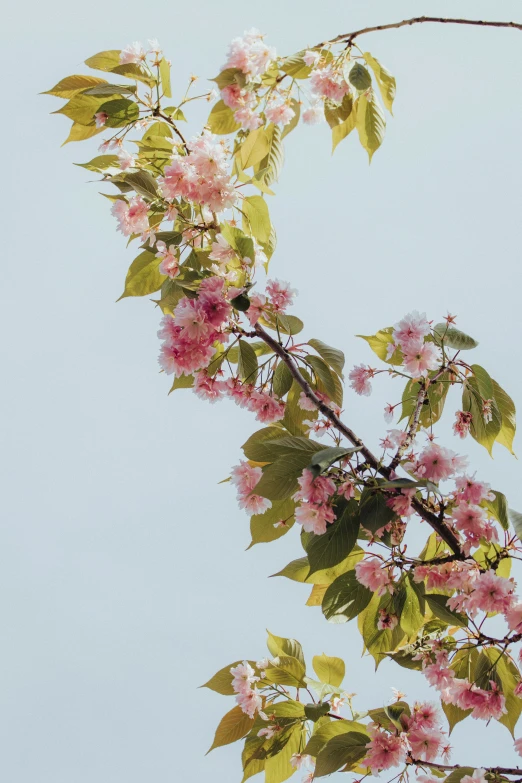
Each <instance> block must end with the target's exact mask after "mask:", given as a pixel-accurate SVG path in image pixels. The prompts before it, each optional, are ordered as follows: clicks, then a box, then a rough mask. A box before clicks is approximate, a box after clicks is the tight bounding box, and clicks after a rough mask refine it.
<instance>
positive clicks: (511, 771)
mask: <svg viewBox="0 0 522 783" xmlns="http://www.w3.org/2000/svg"><path fill="white" fill-rule="evenodd" d="M407 763H408V764H413V765H415V766H417V767H437V769H440V770H442V771H443V772H451V771H452V770H456V769H466V767H467V766H468V767H471V768H472V769H475V765H474V764H470V765H466V764H437V763H436V762H434V761H430V762H426V761H420V760H419V759H414V758H412V759H411V761H408V762H407ZM482 769H484V770H485V771H486V772H493V773H497V774H498V775H522V768H521V769H518V768H517V767H482Z"/></svg>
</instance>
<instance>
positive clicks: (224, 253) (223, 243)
mask: <svg viewBox="0 0 522 783" xmlns="http://www.w3.org/2000/svg"><path fill="white" fill-rule="evenodd" d="M208 257H209V258H210V260H211V261H218V262H219V263H220V264H226V263H228V262H229V261H232V259H233V258H235V257H236V252H235V250H234V249H233V248H232V247H230V245H229V244H228V242H227V240H226V239H225V237H224V236H223V235H222V234H216V241H215V242H212V250H211V252H210V253H209V256H208Z"/></svg>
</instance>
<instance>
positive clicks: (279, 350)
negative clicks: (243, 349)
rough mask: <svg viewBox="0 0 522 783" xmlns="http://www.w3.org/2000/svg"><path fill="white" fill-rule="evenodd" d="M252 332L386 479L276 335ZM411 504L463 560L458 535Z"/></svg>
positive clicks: (420, 503) (383, 469)
mask: <svg viewBox="0 0 522 783" xmlns="http://www.w3.org/2000/svg"><path fill="white" fill-rule="evenodd" d="M254 331H255V333H256V334H257V335H258V337H260V338H261V339H262V340H263V341H264V342H265V343H266V344H267V345H269V346H270V348H272V350H273V351H274V353H275V354H277V356H279V358H280V359H281V361H283V362H284V363H285V364H286V366H287V367H288V369H289V370H290V373H291V375H292V378H294V380H295V381H297V383H298V384H299V386H300V387H301V389H302V390H303V392H304V393H305V395H306V396H307V397H308V399H309V400H311V401H312V402H313V403H314V405H315V406H316V408H317V409H318V410H319V411H320V412H321V413H322V414H323V416H324V417H325V418H326V419H328V421H331V422H332V424H333V425H334V427H335V428H336V429H337V430H338V431H339V432H340V433H342V434H343V435H344V436H345V437H346V438H348V440H349V441H350V443H352V444H353V445H354V446H360V447H361V451H360V453H361V454H362V455H363V457H364V458H365V460H366V462H367V463H368V465H369V466H370V467H371V468H373V469H374V470H376V471H377V472H378V473H380V474H381V476H384V478H386V479H389V478H390V476H391V474H392V471H391V470H390V468H388V467H386V465H383V464H382V463H381V462H380V460H378V459H377V457H376V456H375V455H374V454H373V453H372V452H371V451H370V449H369V448H367V447H366V446H365V445H364V443H363V441H362V440H361V439H360V438H359V437H358V436H357V435H356V434H355V432H354V431H353V430H351V429H350V428H349V427H347V426H346V424H344V423H343V422H342V421H341V419H340V418H339V417H338V416H337V414H336V413H334V411H333V410H332V409H331V408H330V407H329V406H328V405H326V404H325V403H324V402H323V401H322V400H320V399H319V397H318V396H317V395H316V394H315V392H314V390H313V389H312V388H311V386H310V385H309V384H308V383H307V382H306V380H305V379H304V378H303V376H302V375H301V373H300V371H299V368H298V367H297V365H296V363H295V361H294V359H293V357H292V355H291V353H290V352H289V351H287V350H286V348H285V347H284V346H283V345H281V343H279V342H278V341H277V340H276V339H275V338H273V337H272V336H271V335H269V334H268V332H266V331H265V329H263V327H262V326H261V325H260V324H256V325H255V327H254ZM411 504H412V506H413V508H414V509H415V511H416V512H417V514H418V515H419V516H420V517H422V518H423V519H424V520H425V521H426V522H427V523H428V524H429V525H431V527H432V528H433V530H435V532H436V533H438V535H439V536H440V537H441V538H442V540H443V541H445V542H446V544H447V545H448V546H449V547H450V548H451V550H452V551H453V552H454V553H455V559H457V560H465V559H466V557H465V555H464V552H463V551H462V549H461V547H460V544H459V541H458V539H457V537H456V536H455V535H454V533H453V532H452V531H451V530H450V529H449V528H447V527H446V525H444V524H443V523H442V522H441V521H440V520H439V518H438V517H437V516H436V514H434V513H433V512H432V511H430V510H429V508H427V507H426V505H425V503H424V501H422V500H420V499H419V498H417V497H414V498H412V500H411Z"/></svg>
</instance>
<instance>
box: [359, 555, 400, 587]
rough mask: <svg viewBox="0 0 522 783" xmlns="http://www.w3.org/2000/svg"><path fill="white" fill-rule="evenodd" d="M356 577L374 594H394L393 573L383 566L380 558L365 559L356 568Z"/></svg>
mask: <svg viewBox="0 0 522 783" xmlns="http://www.w3.org/2000/svg"><path fill="white" fill-rule="evenodd" d="M355 576H356V577H357V581H358V582H360V583H361V584H362V585H364V587H367V588H368V590H371V591H372V593H377V595H384V594H385V593H386V592H390V593H392V592H393V573H392V570H391V569H390V568H386V567H385V566H384V565H383V562H382V560H380V559H379V558H378V557H374V556H371V557H365V558H364V559H363V560H360V561H359V562H358V563H357V564H356V566H355Z"/></svg>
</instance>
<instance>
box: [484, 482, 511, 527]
mask: <svg viewBox="0 0 522 783" xmlns="http://www.w3.org/2000/svg"><path fill="white" fill-rule="evenodd" d="M493 494H494V495H495V500H485V501H484V503H485V504H486V506H487V508H488V509H489V511H490V512H491V513H492V514H493V516H494V517H495V519H496V520H497V521H498V522H500V524H501V525H502V527H503V528H504V530H509V515H508V505H507V499H506V496H505V495H504V494H503V493H502V492H499V491H498V490H497V489H494V490H493Z"/></svg>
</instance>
